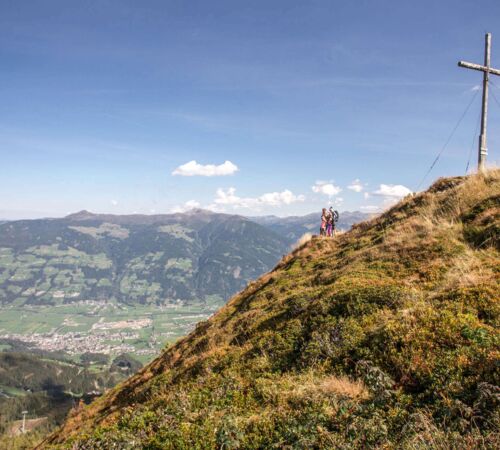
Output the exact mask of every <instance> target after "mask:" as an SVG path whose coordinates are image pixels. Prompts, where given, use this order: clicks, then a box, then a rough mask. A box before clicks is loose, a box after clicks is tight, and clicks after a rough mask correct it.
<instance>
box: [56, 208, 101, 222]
mask: <svg viewBox="0 0 500 450" xmlns="http://www.w3.org/2000/svg"><path fill="white" fill-rule="evenodd" d="M96 217H98V214H95V213H92V212H90V211H87V210H86V209H82V210H81V211H78V212H76V213H72V214H68V215H67V216H66V217H64V218H65V219H69V220H88V219H94V218H96Z"/></svg>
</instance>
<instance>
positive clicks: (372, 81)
mask: <svg viewBox="0 0 500 450" xmlns="http://www.w3.org/2000/svg"><path fill="white" fill-rule="evenodd" d="M486 31H490V32H492V33H493V46H492V51H493V56H492V62H493V64H494V65H495V66H496V67H498V66H500V2H498V0H475V1H472V0H471V1H465V0H455V1H451V0H441V1H439V2H436V1H427V0H423V1H418V2H415V1H406V0H399V1H385V0H380V1H377V2H374V1H363V0H358V1H356V2H346V1H337V0H330V1H307V2H304V1H295V0H286V1H270V0H267V1H238V0H232V1H220V0H212V1H190V2H186V1H168V0H163V1H126V0H120V1H118V0H117V1H114V0H107V1H68V0H66V1H51V0H44V1H29V2H16V1H7V0H0V98H1V101H0V199H1V201H0V218H22V217H38V216H47V215H50V216H61V215H65V214H67V213H70V212H74V211H78V210H81V209H88V210H91V211H95V212H113V213H133V212H139V213H148V214H149V213H165V212H170V211H178V210H185V209H188V208H190V207H192V206H201V207H205V208H206V207H208V208H212V209H214V210H217V211H227V212H236V213H240V214H245V215H254V214H277V215H290V214H305V213H309V212H312V211H316V210H318V209H319V208H320V207H322V206H327V205H329V204H335V205H337V207H338V209H340V210H355V209H362V210H365V211H371V210H376V209H377V208H383V207H384V206H385V205H388V204H390V203H391V202H393V201H395V200H396V199H397V198H398V196H401V195H404V194H405V193H406V192H407V191H408V190H411V191H413V190H415V189H416V188H417V186H418V185H419V183H420V181H421V179H422V177H423V175H424V174H425V172H426V171H427V169H428V167H429V166H430V164H431V163H432V161H433V159H434V158H435V156H436V154H437V152H438V151H439V150H440V149H441V147H442V146H443V144H444V143H445V141H446V139H447V138H448V136H449V134H450V132H451V130H452V129H453V127H454V125H455V124H456V122H457V120H458V119H459V118H460V116H461V115H462V113H463V112H464V110H465V108H466V106H467V105H468V103H469V102H470V101H471V99H472V98H473V96H474V94H475V93H476V91H474V88H475V86H477V85H478V84H480V82H481V75H480V74H479V73H478V72H473V71H469V70H465V69H460V68H458V67H457V61H458V60H459V59H464V60H468V61H472V62H478V63H481V62H482V52H483V42H484V33H485V32H486ZM493 81H494V82H495V83H496V86H500V78H498V80H493ZM496 86H492V91H493V92H494V94H495V95H496V98H498V99H499V100H500V89H498V88H497V87H496ZM479 107H480V93H478V95H476V98H475V100H474V102H473V104H472V106H471V108H470V110H469V112H468V113H467V115H466V116H465V118H464V120H463V122H462V124H461V126H460V127H459V129H458V130H457V132H456V134H455V136H454V138H453V139H452V140H451V142H450V144H449V146H448V147H447V149H446V150H445V152H444V153H443V155H442V157H441V159H440V160H439V162H438V163H437V165H436V167H435V168H434V169H433V171H432V172H431V174H430V175H429V177H428V178H427V179H426V180H425V182H424V183H423V187H425V186H427V185H428V183H430V182H431V181H432V180H433V179H435V178H436V177H438V176H444V175H461V174H463V173H464V171H465V167H466V164H467V160H468V157H469V153H470V151H471V148H472V144H473V137H474V133H475V129H476V123H477V118H478V114H479ZM489 129H490V132H489V148H490V156H489V161H490V163H492V164H494V163H497V162H498V161H499V156H498V155H499V152H498V148H499V147H500V105H499V104H497V103H496V102H495V100H494V99H493V98H492V100H491V108H490V122H489ZM192 161H196V162H197V164H194V163H192ZM226 161H228V163H226ZM190 162H191V163H190ZM187 163H190V164H189V165H187V166H185V165H186V164H187ZM471 163H472V165H473V166H475V163H476V144H475V143H474V147H473V155H472V161H471ZM207 165H209V167H206V166H207ZM182 167H184V169H182ZM174 173H176V174H175V175H174ZM186 175H191V176H186ZM206 175H211V176H206ZM355 180H356V181H355ZM349 187H350V188H349Z"/></svg>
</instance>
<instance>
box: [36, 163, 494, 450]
mask: <svg viewBox="0 0 500 450" xmlns="http://www.w3.org/2000/svg"><path fill="white" fill-rule="evenodd" d="M499 231H500V171H499V170H496V171H490V172H489V173H487V174H486V175H484V176H479V175H476V176H472V177H467V178H464V177H459V178H449V179H441V180H438V181H437V182H436V183H435V184H434V185H433V186H432V187H431V188H430V189H429V190H428V191H426V192H424V193H422V194H419V195H416V196H414V197H408V198H406V199H404V200H403V201H401V202H400V203H399V204H398V205H396V206H395V207H393V208H392V209H390V210H389V211H387V212H386V213H384V214H383V215H382V216H380V217H378V218H376V219H373V220H371V221H368V222H364V223H362V224H359V225H357V226H355V227H354V228H353V229H352V230H351V231H350V232H348V233H345V234H343V235H340V236H338V237H337V238H335V239H333V240H329V239H325V238H314V239H312V240H311V241H310V242H308V243H306V244H304V245H303V246H302V247H300V248H298V249H296V250H295V251H294V252H293V253H291V254H290V255H288V256H286V257H285V258H284V259H283V260H282V261H281V262H280V263H279V264H278V266H277V267H276V268H275V269H274V270H273V271H272V272H270V273H268V274H266V275H264V276H263V277H261V278H260V279H258V280H257V281H255V282H253V283H251V284H250V285H249V286H248V287H247V288H246V289H245V290H243V291H242V292H241V293H239V294H237V295H236V296H234V297H233V298H232V299H231V300H230V301H229V303H228V304H227V305H226V306H224V307H223V308H221V309H220V310H219V311H218V312H217V313H216V314H215V315H214V316H213V317H212V318H210V319H209V320H208V321H205V322H202V323H200V324H199V325H198V326H197V328H196V329H195V330H194V331H193V332H192V333H191V334H190V335H188V336H187V337H186V338H184V339H181V340H180V341H178V342H177V343H176V344H175V345H173V346H171V347H170V348H168V349H166V350H165V351H164V352H163V353H162V354H161V355H160V356H159V357H158V358H157V359H156V360H155V361H153V362H152V363H151V364H149V365H148V366H146V367H145V368H144V369H143V370H141V371H140V372H139V373H137V374H136V375H135V376H133V377H132V378H130V379H129V380H127V381H126V382H124V383H122V384H120V385H119V386H117V387H116V388H114V389H113V390H111V391H110V392H109V393H107V394H106V395H104V396H103V397H102V398H99V399H98V400H97V401H95V402H94V403H93V404H91V405H90V406H88V407H85V408H84V409H82V410H80V411H74V412H73V413H72V415H71V416H70V417H69V418H68V420H67V422H66V423H65V425H64V426H63V427H62V428H61V429H60V430H59V431H58V432H57V433H55V434H54V435H52V436H51V437H50V438H49V439H48V440H47V441H46V442H45V443H44V444H42V446H43V447H44V448H47V447H48V448H52V447H54V448H59V447H60V448H66V447H68V448H113V446H114V448H120V449H124V448H149V449H153V448H172V449H174V448H175V449H182V448H185V449H188V448H189V449H191V448H207V449H208V448H273V447H275V448H372V447H382V446H383V447H384V448H427V447H429V446H431V447H432V446H436V447H437V446H439V445H442V447H440V448H447V447H448V446H449V447H450V448H453V447H455V448H457V447H470V448H477V447H480V446H483V447H485V448H487V447H491V448H494V447H495V446H496V445H498V443H499V436H498V431H497V430H498V426H499V410H498V406H499V397H500V393H499V391H500V389H499V388H498V385H499V384H500V373H499V359H498V356H499V355H500V352H499V350H498V348H499V346H498V344H499V336H500V333H499V328H498V325H499V321H498V319H499V311H500V302H499V288H500V285H499V284H500V283H499V268H500V233H499Z"/></svg>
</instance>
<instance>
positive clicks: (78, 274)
mask: <svg viewBox="0 0 500 450" xmlns="http://www.w3.org/2000/svg"><path fill="white" fill-rule="evenodd" d="M365 217H366V215H363V214H362V213H342V214H341V221H340V222H339V227H340V228H349V227H350V226H351V225H352V223H354V222H356V221H359V220H363V219H364V218H365ZM318 222H319V220H318V217H317V214H311V215H307V216H304V217H288V218H277V217H274V216H267V217H259V218H255V217H254V218H245V217H241V216H237V215H228V214H217V213H213V212H210V211H205V210H201V209H196V210H192V211H189V212H187V213H182V214H165V215H111V214H93V213H91V212H88V211H80V212H78V213H76V214H71V215H69V216H67V217H64V218H59V219H37V220H19V221H9V222H5V223H1V224H0V303H3V304H11V303H15V304H17V305H20V304H33V305H55V304H60V303H68V302H74V301H78V300H88V299H92V300H96V299H97V300H100V299H115V300H117V301H120V302H123V303H172V302H177V303H178V302H180V301H181V302H186V301H187V302H189V301H193V300H203V299H205V298H207V297H208V296H218V297H219V298H220V300H225V299H227V298H229V297H230V296H231V295H232V294H234V293H235V292H237V291H239V290H241V289H242V288H243V287H244V286H245V285H246V284H247V283H248V282H249V281H250V280H253V279H255V278H257V277H258V276H259V275H261V274H262V273H264V272H266V271H268V270H270V269H271V268H272V267H273V266H274V265H275V264H276V263H277V261H278V260H279V259H280V257H281V256H282V255H283V254H285V253H287V252H288V250H289V248H290V245H291V244H292V243H294V242H295V241H296V240H297V239H299V238H300V236H301V235H302V234H304V233H305V232H315V231H316V230H317V228H318Z"/></svg>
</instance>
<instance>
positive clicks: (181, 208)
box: [170, 200, 201, 214]
mask: <svg viewBox="0 0 500 450" xmlns="http://www.w3.org/2000/svg"><path fill="white" fill-rule="evenodd" d="M200 206H201V205H200V203H199V202H197V201H196V200H188V201H187V202H186V203H184V204H183V205H178V206H174V207H173V208H170V212H171V213H173V214H177V213H184V212H186V211H189V210H191V209H195V208H199V207H200Z"/></svg>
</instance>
